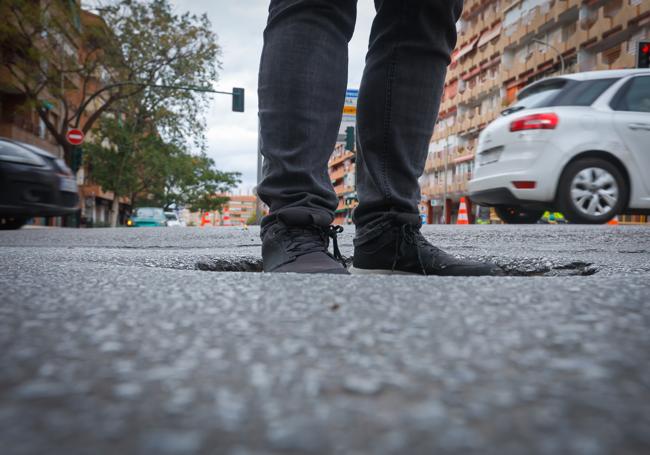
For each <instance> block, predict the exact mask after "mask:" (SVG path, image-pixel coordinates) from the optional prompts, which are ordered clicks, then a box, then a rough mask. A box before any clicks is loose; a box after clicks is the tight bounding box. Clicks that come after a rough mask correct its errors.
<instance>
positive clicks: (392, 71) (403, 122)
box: [354, 0, 463, 226]
mask: <svg viewBox="0 0 650 455" xmlns="http://www.w3.org/2000/svg"><path fill="white" fill-rule="evenodd" d="M375 6H376V9H377V16H376V17H375V20H374V22H373V25H372V30H371V35H370V44H369V48H368V54H367V57H366V67H365V70H364V73H363V79H362V82H361V87H360V90H359V103H358V107H357V112H358V114H357V132H358V144H359V153H358V155H357V191H358V195H359V206H358V207H357V208H356V210H355V212H354V221H355V224H357V226H363V225H366V224H367V223H369V222H371V221H373V220H377V219H380V218H382V217H383V218H385V215H388V216H390V214H393V213H412V214H418V208H417V204H418V202H419V200H420V187H419V184H418V178H419V177H420V175H422V171H423V170H424V164H425V161H426V157H427V151H428V146H429V142H430V140H431V136H432V134H433V127H434V124H435V122H436V118H437V115H438V108H439V105H440V98H441V93H442V88H443V85H444V82H445V76H446V72H447V65H448V64H449V61H450V54H451V52H452V50H453V49H454V47H455V45H456V21H457V20H458V18H459V16H460V14H461V11H462V6H463V2H462V0H412V1H396V0H375Z"/></svg>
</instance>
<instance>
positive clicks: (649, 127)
mask: <svg viewBox="0 0 650 455" xmlns="http://www.w3.org/2000/svg"><path fill="white" fill-rule="evenodd" d="M627 127H628V128H629V129H631V130H634V131H637V130H646V131H650V123H628V124H627Z"/></svg>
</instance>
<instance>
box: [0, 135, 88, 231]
mask: <svg viewBox="0 0 650 455" xmlns="http://www.w3.org/2000/svg"><path fill="white" fill-rule="evenodd" d="M78 206H79V192H78V189H77V182H76V180H75V178H74V174H73V173H72V171H71V170H70V168H69V167H68V166H67V165H66V164H65V162H64V161H63V160H62V159H60V158H57V157H55V156H54V155H52V154H51V153H49V152H47V151H45V150H43V149H41V148H39V147H35V146H33V145H30V144H24V143H22V142H18V141H14V140H10V139H6V138H0V229H19V228H20V227H22V226H23V225H24V224H25V223H26V222H27V220H28V219H29V218H32V217H34V216H63V215H71V214H74V213H75V212H76V211H77V209H78Z"/></svg>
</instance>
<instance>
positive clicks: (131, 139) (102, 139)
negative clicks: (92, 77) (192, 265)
mask: <svg viewBox="0 0 650 455" xmlns="http://www.w3.org/2000/svg"><path fill="white" fill-rule="evenodd" d="M130 112H131V113H130V114H128V115H123V116H121V117H119V118H111V117H105V118H104V119H102V121H101V123H100V127H99V129H98V130H97V132H96V134H95V137H94V141H93V142H90V143H89V144H88V145H87V146H86V149H87V163H88V169H89V172H90V173H91V176H92V178H93V180H94V181H96V182H97V183H98V184H100V185H101V186H102V188H104V189H106V190H108V191H112V192H113V193H114V199H113V210H112V219H111V226H113V227H114V226H116V225H117V214H118V207H119V205H118V204H119V198H120V197H121V196H128V197H130V198H131V200H132V201H134V202H136V203H137V204H142V203H145V204H147V205H151V204H154V205H158V206H161V207H163V208H165V209H169V208H171V207H172V206H173V207H189V208H190V209H192V210H197V211H212V210H220V209H221V207H222V206H223V204H225V203H226V202H227V201H228V198H227V197H221V196H218V194H223V193H226V192H228V191H230V190H232V188H233V187H234V186H235V185H236V184H237V183H239V179H238V177H239V175H240V174H239V173H237V172H223V171H219V170H218V169H216V167H215V163H214V160H213V159H212V158H209V157H207V156H206V155H205V154H204V153H203V152H199V153H198V154H189V153H188V152H186V151H185V149H184V148H183V146H182V145H180V144H179V143H177V142H173V141H166V140H164V139H163V137H162V136H161V135H160V134H158V132H157V130H156V123H155V122H154V121H153V119H155V118H156V117H155V115H153V116H152V117H147V116H146V115H144V114H141V115H138V114H137V113H138V112H140V113H142V112H146V111H144V110H138V109H137V107H133V108H132V110H131V111H130ZM134 112H135V114H134Z"/></svg>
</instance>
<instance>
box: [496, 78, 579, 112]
mask: <svg viewBox="0 0 650 455" xmlns="http://www.w3.org/2000/svg"><path fill="white" fill-rule="evenodd" d="M567 83H568V81H567V80H566V79H551V80H548V81H545V82H540V83H539V84H535V85H534V86H532V87H529V88H525V89H524V90H522V91H521V93H520V94H519V96H517V102H516V103H515V104H513V105H512V106H510V107H509V108H508V109H506V110H505V111H504V114H508V113H511V112H516V111H520V110H522V109H534V108H536V107H544V106H548V103H549V102H550V101H551V100H552V99H553V98H555V96H556V95H557V94H558V93H560V92H561V91H562V89H563V88H564V86H565V85H566V84H567Z"/></svg>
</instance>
